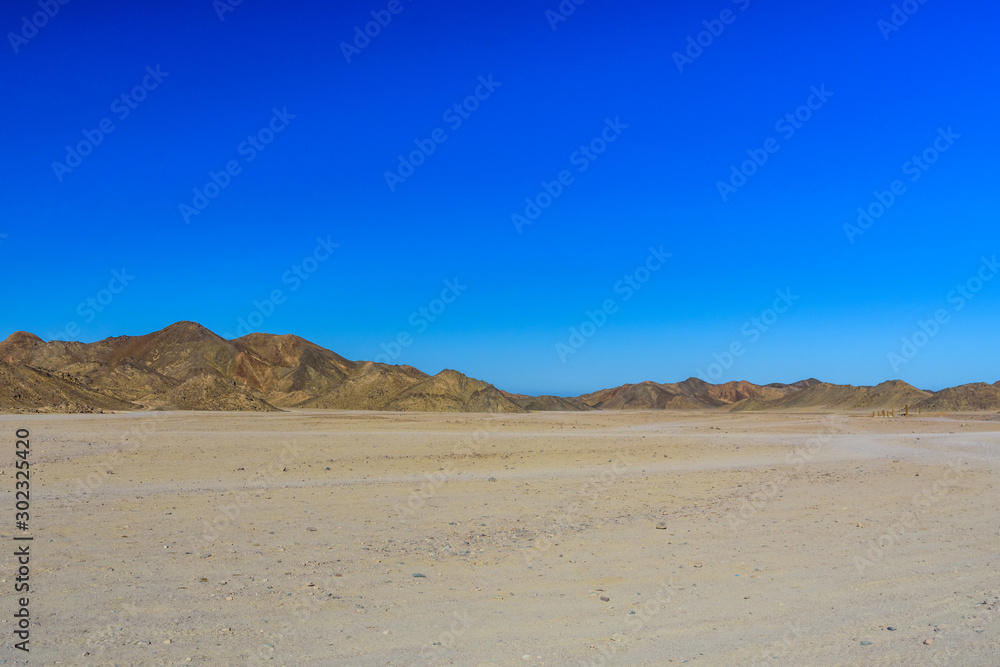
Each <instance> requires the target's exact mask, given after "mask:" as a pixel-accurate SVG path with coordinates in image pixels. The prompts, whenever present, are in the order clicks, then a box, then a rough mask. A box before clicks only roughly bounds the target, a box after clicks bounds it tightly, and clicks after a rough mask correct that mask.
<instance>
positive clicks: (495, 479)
mask: <svg viewBox="0 0 1000 667" xmlns="http://www.w3.org/2000/svg"><path fill="white" fill-rule="evenodd" d="M486 481H487V482H495V481H497V478H496V477H490V478H489V479H488V480H486Z"/></svg>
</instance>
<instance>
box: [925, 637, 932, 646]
mask: <svg viewBox="0 0 1000 667" xmlns="http://www.w3.org/2000/svg"><path fill="white" fill-rule="evenodd" d="M933 643H934V640H933V639H925V640H924V644H926V645H927V646H930V645H931V644H933Z"/></svg>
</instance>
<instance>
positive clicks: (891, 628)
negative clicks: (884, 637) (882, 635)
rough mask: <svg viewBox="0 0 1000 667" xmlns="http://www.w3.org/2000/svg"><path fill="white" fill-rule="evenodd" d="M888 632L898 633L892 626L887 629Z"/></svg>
mask: <svg viewBox="0 0 1000 667" xmlns="http://www.w3.org/2000/svg"><path fill="white" fill-rule="evenodd" d="M886 630H888V631H889V632H895V631H896V628H894V627H892V626H891V625H890V626H889V627H887V628H886Z"/></svg>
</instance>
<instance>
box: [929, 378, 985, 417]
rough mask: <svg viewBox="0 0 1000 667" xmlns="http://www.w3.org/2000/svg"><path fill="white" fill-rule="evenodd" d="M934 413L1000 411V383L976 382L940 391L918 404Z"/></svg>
mask: <svg viewBox="0 0 1000 667" xmlns="http://www.w3.org/2000/svg"><path fill="white" fill-rule="evenodd" d="M919 405H920V408H921V409H922V410H933V411H936V412H979V411H984V410H989V411H994V410H1000V382H997V383H995V384H986V383H985V382H976V383H974V384H963V385H960V386H958V387H949V388H948V389H942V390H941V391H939V392H937V393H936V394H934V395H933V396H931V397H930V398H928V399H927V400H925V401H923V402H922V403H920V404H919Z"/></svg>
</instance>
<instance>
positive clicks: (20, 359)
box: [0, 322, 1000, 413]
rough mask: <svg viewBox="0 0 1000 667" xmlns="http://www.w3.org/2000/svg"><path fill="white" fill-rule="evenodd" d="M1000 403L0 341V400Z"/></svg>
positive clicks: (863, 390) (174, 334) (946, 395)
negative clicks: (512, 376)
mask: <svg viewBox="0 0 1000 667" xmlns="http://www.w3.org/2000/svg"><path fill="white" fill-rule="evenodd" d="M905 405H909V406H910V410H911V412H913V411H916V410H923V411H936V412H962V411H1000V382H997V383H996V384H992V385H990V384H985V383H976V384H967V385H962V386H960V387H951V388H949V389H944V390H942V391H939V392H936V393H935V392H930V391H925V390H922V389H917V388H916V387H913V386H911V385H909V384H907V383H905V382H902V381H900V380H890V381H888V382H883V383H881V384H879V385H876V386H874V387H866V386H860V387H855V386H852V385H836V384H830V383H827V382H820V381H819V380H816V379H812V378H810V379H808V380H802V381H800V382H795V383H793V384H781V383H772V384H767V385H757V384H753V383H751V382H746V381H739V382H726V383H724V384H709V383H707V382H705V381H703V380H700V379H698V378H688V379H687V380H684V381H683V382H676V383H668V384H661V383H658V382H648V381H647V382H640V383H638V384H624V385H621V386H620V387H612V388H610V389H602V390H600V391H595V392H592V393H589V394H583V395H582V396H577V397H569V398H566V397H559V396H526V395H524V394H511V393H507V392H504V391H501V390H499V389H497V388H496V387H494V386H493V385H491V384H488V383H486V382H482V381H480V380H475V379H473V378H469V377H466V376H465V375H462V374H461V373H459V372H458V371H454V370H444V371H441V372H440V373H438V374H437V375H434V376H431V375H428V374H427V373H424V372H423V371H420V370H418V369H416V368H413V367H412V366H393V365H388V364H381V363H376V362H371V361H350V360H348V359H345V358H344V357H342V356H340V355H339V354H336V353H335V352H331V351H330V350H327V349H325V348H323V347H321V346H319V345H316V344H315V343H311V342H309V341H307V340H305V339H303V338H300V337H298V336H292V335H284V336H277V335H271V334H260V333H254V334H250V335H248V336H243V337H242V338H237V339H234V340H226V339H225V338H222V337H221V336H219V335H217V334H215V333H213V332H211V331H209V330H208V329H206V328H205V327H203V326H201V325H200V324H197V323H195V322H178V323H176V324H172V325H170V326H169V327H167V328H165V329H163V330H161V331H156V332H154V333H150V334H146V335H144V336H118V337H114V338H106V339H104V340H101V341H97V342H95V343H77V342H63V341H51V342H48V343H47V342H45V341H43V340H42V339H41V338H39V337H38V336H35V335H33V334H30V333H25V332H23V331H19V332H15V333H13V334H11V335H10V336H9V337H8V338H7V339H6V340H5V341H3V342H0V411H4V412H23V411H35V412H99V411H113V410H139V409H158V410H241V411H273V410H280V409H282V408H313V409H333V410H399V411H423V412H431V411H433V412H438V411H444V412H497V413H513V412H525V411H529V410H530V411H538V410H574V411H576V410H703V409H716V410H733V411H750V410H840V411H867V410H873V411H874V410H888V409H892V408H897V409H902V408H903V406H905Z"/></svg>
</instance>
